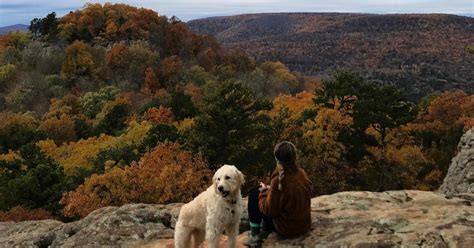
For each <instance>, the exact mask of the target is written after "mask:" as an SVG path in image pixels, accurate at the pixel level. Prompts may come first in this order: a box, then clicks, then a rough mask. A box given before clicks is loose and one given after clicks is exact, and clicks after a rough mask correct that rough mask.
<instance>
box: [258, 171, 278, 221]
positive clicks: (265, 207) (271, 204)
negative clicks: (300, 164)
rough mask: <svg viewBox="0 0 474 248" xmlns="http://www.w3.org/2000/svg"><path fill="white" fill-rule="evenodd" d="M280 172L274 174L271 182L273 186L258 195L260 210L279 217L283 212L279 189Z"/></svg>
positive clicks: (267, 214)
mask: <svg viewBox="0 0 474 248" xmlns="http://www.w3.org/2000/svg"><path fill="white" fill-rule="evenodd" d="M278 183H279V179H278V174H276V176H275V175H274V176H273V178H272V182H271V188H270V189H268V190H266V191H264V192H262V193H260V195H259V197H258V206H259V208H260V211H261V212H262V213H263V214H264V215H266V216H269V217H272V218H274V217H277V216H279V215H280V214H281V207H282V206H281V195H282V192H281V191H280V190H278Z"/></svg>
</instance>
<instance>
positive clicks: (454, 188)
mask: <svg viewBox="0 0 474 248" xmlns="http://www.w3.org/2000/svg"><path fill="white" fill-rule="evenodd" d="M439 191H440V192H441V193H443V194H445V195H452V194H459V193H474V128H472V129H471V130H469V131H467V132H466V133H465V134H464V135H463V136H462V137H461V141H459V144H458V153H457V155H456V156H455V157H454V158H453V159H452V161H451V165H450V166H449V169H448V174H447V175H446V177H445V178H444V181H443V184H442V185H441V187H440V188H439Z"/></svg>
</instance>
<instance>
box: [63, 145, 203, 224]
mask: <svg viewBox="0 0 474 248" xmlns="http://www.w3.org/2000/svg"><path fill="white" fill-rule="evenodd" d="M211 176H212V175H211V171H210V170H209V169H207V166H206V162H205V161H204V159H203V158H202V157H201V156H200V155H192V154H191V153H190V152H187V151H183V150H181V147H180V145H179V144H177V143H162V144H159V145H158V146H157V147H155V148H154V149H153V150H151V151H149V152H148V153H146V154H145V155H144V156H143V157H142V159H141V160H140V162H139V163H132V165H131V166H130V167H125V168H119V167H113V168H112V169H110V170H108V171H106V172H105V173H104V174H103V175H92V176H91V177H90V178H88V179H87V180H86V181H85V182H84V184H83V185H80V186H79V187H78V188H77V189H76V190H75V191H73V192H69V193H66V194H64V196H63V198H62V200H61V203H62V204H63V205H64V209H63V213H64V215H66V216H71V217H72V216H80V217H84V216H86V215H87V214H89V213H90V212H91V211H93V210H95V209H97V208H100V207H104V206H109V205H122V204H126V203H132V202H143V203H170V202H186V201H189V200H191V199H192V198H193V197H194V196H196V195H197V194H198V193H200V192H201V191H203V190H204V189H205V187H206V186H208V184H209V181H210V179H211Z"/></svg>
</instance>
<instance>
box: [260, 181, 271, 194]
mask: <svg viewBox="0 0 474 248" xmlns="http://www.w3.org/2000/svg"><path fill="white" fill-rule="evenodd" d="M269 188H270V186H269V185H266V184H264V183H262V182H260V188H258V190H260V192H263V191H265V190H268V189H269Z"/></svg>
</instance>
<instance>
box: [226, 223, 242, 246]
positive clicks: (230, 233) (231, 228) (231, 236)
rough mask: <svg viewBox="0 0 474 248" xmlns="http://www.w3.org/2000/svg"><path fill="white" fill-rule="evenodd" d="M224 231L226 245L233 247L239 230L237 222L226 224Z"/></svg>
mask: <svg viewBox="0 0 474 248" xmlns="http://www.w3.org/2000/svg"><path fill="white" fill-rule="evenodd" d="M225 232H226V234H227V240H228V247H229V248H235V242H236V239H237V234H238V232H239V223H237V224H234V223H233V224H229V225H227V227H226V229H225Z"/></svg>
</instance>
